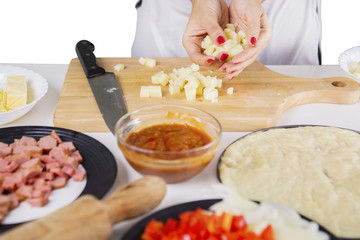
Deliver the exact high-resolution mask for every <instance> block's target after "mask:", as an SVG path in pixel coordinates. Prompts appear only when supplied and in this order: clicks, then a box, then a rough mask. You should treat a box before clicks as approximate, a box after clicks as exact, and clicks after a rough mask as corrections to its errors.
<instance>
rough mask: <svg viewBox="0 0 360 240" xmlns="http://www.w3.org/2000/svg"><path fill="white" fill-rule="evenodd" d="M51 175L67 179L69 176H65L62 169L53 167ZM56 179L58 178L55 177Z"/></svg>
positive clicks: (50, 170)
mask: <svg viewBox="0 0 360 240" xmlns="http://www.w3.org/2000/svg"><path fill="white" fill-rule="evenodd" d="M49 172H50V173H53V174H55V175H56V176H60V177H67V174H65V173H64V172H63V171H62V170H61V168H60V167H53V168H50V169H49ZM55 178H56V177H55Z"/></svg>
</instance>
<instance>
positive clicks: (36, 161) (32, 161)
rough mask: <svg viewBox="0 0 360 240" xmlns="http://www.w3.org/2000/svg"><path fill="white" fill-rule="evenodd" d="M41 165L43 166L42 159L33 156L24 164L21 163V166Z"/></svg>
mask: <svg viewBox="0 0 360 240" xmlns="http://www.w3.org/2000/svg"><path fill="white" fill-rule="evenodd" d="M34 166H36V167H38V166H39V167H41V168H42V163H41V161H40V159H39V158H32V159H30V160H28V161H26V162H24V163H23V164H21V165H20V168H32V167H34Z"/></svg>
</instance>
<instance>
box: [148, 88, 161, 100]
mask: <svg viewBox="0 0 360 240" xmlns="http://www.w3.org/2000/svg"><path fill="white" fill-rule="evenodd" d="M149 95H150V97H156V98H162V92H161V86H149Z"/></svg>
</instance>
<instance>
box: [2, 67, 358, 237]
mask: <svg viewBox="0 0 360 240" xmlns="http://www.w3.org/2000/svg"><path fill="white" fill-rule="evenodd" d="M10 65H16V66H20V67H24V68H27V69H31V70H33V71H35V72H37V73H39V74H41V75H42V76H44V77H45V78H46V79H47V80H48V83H49V89H48V92H47V94H46V95H45V97H44V98H43V99H42V100H41V101H40V102H38V104H37V105H36V106H35V107H34V108H33V109H32V110H31V111H30V112H29V113H27V114H26V115H25V116H23V117H22V118H20V119H18V120H15V121H13V122H11V123H9V124H5V125H2V126H1V127H9V126H24V125H41V126H53V115H54V112H55V108H56V104H57V101H58V99H59V96H60V91H61V88H62V85H63V82H64V79H65V75H66V72H67V68H68V65H67V64H10ZM268 67H269V68H270V69H272V70H274V71H277V72H280V73H283V74H286V75H290V76H296V77H317V78H320V77H321V78H324V77H335V76H345V77H349V76H348V75H347V74H346V73H344V72H343V71H342V70H341V69H340V67H339V66H337V65H333V66H268ZM293 124H315V125H328V126H336V127H343V128H349V129H353V130H358V131H360V103H356V104H352V105H340V104H326V103H317V104H305V105H301V106H296V107H292V108H290V109H288V110H287V111H285V112H284V113H283V114H282V115H281V116H280V118H279V120H278V123H277V126H282V125H293ZM85 134H87V135H89V136H91V137H93V138H95V139H97V140H99V141H100V142H102V143H103V144H104V145H105V146H107V147H108V149H109V150H110V151H111V152H112V153H113V155H114V157H115V159H116V161H117V166H118V174H117V178H116V179H115V182H114V184H113V186H112V188H111V189H110V191H109V193H108V194H107V195H106V196H108V195H109V194H111V193H112V192H113V191H115V190H116V189H118V188H119V187H120V186H122V185H124V184H125V183H128V182H130V181H132V180H135V179H138V178H140V177H141V175H139V174H138V173H137V172H135V171H134V170H133V169H132V168H131V166H130V165H129V164H128V163H127V162H126V160H125V159H124V157H123V155H122V153H121V151H120V150H119V148H118V147H117V144H116V141H115V137H114V136H113V135H112V134H111V133H85ZM245 134H246V132H224V134H223V139H222V141H221V145H220V149H219V151H218V153H217V155H216V156H215V157H214V159H213V160H212V161H211V163H210V164H209V165H208V166H207V167H206V169H205V170H204V171H203V172H201V173H200V174H199V175H198V176H196V177H195V178H193V179H191V180H188V181H186V182H183V183H177V184H168V185H167V194H166V196H165V198H164V199H163V201H162V203H161V204H160V205H159V206H158V207H157V208H156V209H154V210H153V211H152V212H154V211H156V210H159V209H162V208H164V207H167V206H171V205H175V204H178V203H183V202H187V201H192V200H199V199H209V198H214V197H216V194H215V193H214V192H212V191H209V190H208V189H209V186H211V185H212V184H216V183H218V180H217V176H216V164H217V160H218V157H219V155H220V154H221V153H222V152H223V150H224V149H225V148H226V146H228V145H229V144H230V143H231V142H233V141H234V140H236V139H237V138H239V137H241V136H243V135H245ZM106 196H105V197H106ZM143 217H145V215H143V216H141V217H137V218H135V219H132V220H127V221H123V222H121V223H118V224H116V225H115V226H114V228H113V230H114V231H113V236H112V239H120V237H121V236H122V235H123V234H124V233H125V232H126V231H127V230H128V229H129V228H130V227H131V226H132V225H133V224H135V223H136V222H137V221H139V220H140V219H142V218H143Z"/></svg>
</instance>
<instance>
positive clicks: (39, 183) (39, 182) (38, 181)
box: [33, 177, 45, 189]
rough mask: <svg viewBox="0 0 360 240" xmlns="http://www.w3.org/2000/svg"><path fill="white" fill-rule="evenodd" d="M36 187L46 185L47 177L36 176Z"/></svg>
mask: <svg viewBox="0 0 360 240" xmlns="http://www.w3.org/2000/svg"><path fill="white" fill-rule="evenodd" d="M33 186H34V188H35V189H36V188H39V187H41V186H45V179H43V178H41V177H39V178H36V179H35V181H34V184H33Z"/></svg>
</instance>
